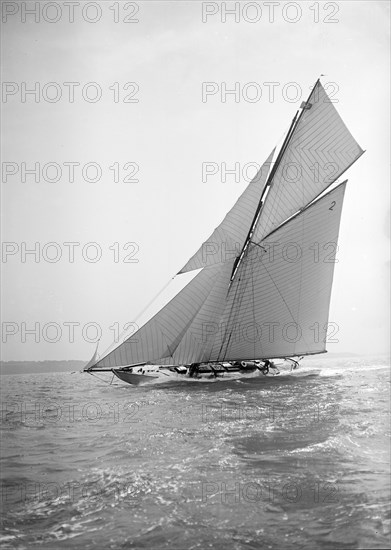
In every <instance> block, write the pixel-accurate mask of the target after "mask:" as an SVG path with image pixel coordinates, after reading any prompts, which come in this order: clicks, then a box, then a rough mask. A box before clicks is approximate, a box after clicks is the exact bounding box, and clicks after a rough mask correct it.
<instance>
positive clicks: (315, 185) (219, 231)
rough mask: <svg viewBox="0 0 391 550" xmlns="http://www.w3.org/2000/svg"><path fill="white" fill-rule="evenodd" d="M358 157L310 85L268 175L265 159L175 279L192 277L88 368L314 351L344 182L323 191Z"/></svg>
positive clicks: (320, 339) (322, 329)
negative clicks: (181, 275)
mask: <svg viewBox="0 0 391 550" xmlns="http://www.w3.org/2000/svg"><path fill="white" fill-rule="evenodd" d="M362 153H363V151H362V149H361V148H360V147H359V145H358V144H357V142H356V141H355V140H354V138H353V137H352V135H351V134H350V132H349V130H348V129H347V128H346V126H345V124H344V123H343V121H342V119H341V118H340V116H339V114H338V113H337V111H336V109H335V107H334V105H333V103H332V102H331V101H330V99H329V98H328V96H327V94H326V92H325V90H324V88H323V87H322V85H321V83H320V81H317V82H316V84H315V86H314V88H313V90H312V92H311V94H310V96H309V98H308V100H307V102H305V103H303V104H302V111H301V112H300V115H299V116H298V114H296V117H295V118H294V120H293V122H292V125H291V128H290V129H289V132H288V134H287V137H286V138H285V141H284V143H283V145H282V147H281V150H280V152H279V154H278V156H277V160H276V163H275V165H274V166H273V168H272V169H270V168H271V161H272V158H273V155H274V150H273V151H272V153H271V154H270V155H269V157H268V159H267V160H266V161H265V163H264V164H263V166H262V168H261V169H260V171H259V172H258V174H257V176H256V177H255V178H254V179H253V180H252V181H251V182H250V184H249V185H248V187H247V188H246V189H245V191H244V192H243V194H242V195H241V196H240V197H239V199H238V201H237V202H236V204H235V205H234V206H233V208H232V209H231V210H230V211H229V212H228V214H227V215H226V217H225V218H224V220H223V221H222V222H221V223H220V225H219V226H217V227H216V229H215V230H214V231H213V233H212V235H211V236H210V238H209V239H208V240H207V241H205V242H204V243H203V245H202V246H201V247H200V249H199V250H198V251H197V252H196V253H195V254H194V255H193V256H192V257H191V258H190V259H189V261H188V262H187V263H186V265H185V266H184V267H183V268H182V269H181V271H180V272H179V273H185V272H187V271H192V270H196V269H200V268H201V271H200V272H199V273H198V274H197V275H196V276H195V277H194V278H193V279H192V280H191V282H190V283H189V284H188V285H187V286H185V288H183V289H182V290H181V291H180V292H179V293H178V294H177V295H176V296H175V297H174V298H173V299H172V300H171V301H170V302H169V303H168V304H167V305H166V306H164V307H163V308H162V309H161V310H160V311H159V312H158V313H157V314H156V315H155V316H154V317H152V319H150V320H149V321H148V322H147V323H146V324H145V325H144V326H142V327H141V328H140V329H139V330H138V331H137V332H136V333H135V334H134V335H133V336H132V337H130V338H128V339H127V340H125V341H124V342H122V343H120V344H119V345H118V347H117V348H115V349H114V350H113V351H110V352H108V353H107V354H106V355H105V356H104V357H102V358H101V359H100V360H98V361H96V362H95V364H94V366H93V369H95V368H96V370H99V369H100V368H115V367H117V366H123V365H130V364H136V363H140V362H151V363H152V362H154V363H157V364H161V365H163V364H176V365H183V364H191V363H197V362H204V361H223V360H226V361H229V360H243V359H266V358H270V357H288V356H292V355H307V354H314V353H322V352H324V351H325V342H326V339H327V329H328V316H329V305H330V296H331V287H332V280H333V273H334V264H335V262H336V259H335V253H336V251H337V240H338V232H339V224H340V217H341V211H342V202H343V197H344V192H345V187H346V181H345V182H343V183H342V184H340V185H338V186H337V187H334V189H332V190H331V191H329V192H328V193H326V194H324V192H325V190H326V189H327V188H328V187H330V186H331V185H332V184H333V183H334V182H336V180H337V179H338V178H339V177H340V175H341V174H342V173H343V172H345V170H346V169H347V168H348V167H349V166H350V165H351V164H353V162H355V161H356V160H357V159H358V158H359V156H360V155H361V154H362ZM321 195H323V196H321ZM319 197H320V198H319ZM233 250H235V253H234V254H232V251H233ZM88 370H91V367H90V368H89V369H88Z"/></svg>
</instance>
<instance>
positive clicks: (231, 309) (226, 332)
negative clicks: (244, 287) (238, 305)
mask: <svg viewBox="0 0 391 550" xmlns="http://www.w3.org/2000/svg"><path fill="white" fill-rule="evenodd" d="M242 275H243V274H242ZM242 275H241V276H239V278H238V279H237V285H236V289H235V295H234V296H233V299H232V304H231V307H230V311H229V315H228V320H227V327H226V329H225V332H224V336H223V337H222V340H221V346H220V350H219V353H218V355H217V357H218V358H219V357H220V354H221V353H222V351H223V347H224V346H225V344H226V338H227V335H228V332H229V327H230V323H231V318H232V316H233V315H234V313H233V311H234V305H235V301H236V297H237V295H238V292H239V288H240V284H241V281H242ZM230 289H231V285H230V286H229V287H228V292H227V298H228V294H229V292H230ZM232 331H233V329H232V330H231V332H230V334H229V336H228V341H227V345H226V348H225V352H224V354H223V357H222V359H220V360H221V361H224V359H225V354H226V353H227V350H228V346H229V343H230V340H231V335H232Z"/></svg>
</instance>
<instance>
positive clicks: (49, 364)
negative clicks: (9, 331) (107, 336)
mask: <svg viewBox="0 0 391 550" xmlns="http://www.w3.org/2000/svg"><path fill="white" fill-rule="evenodd" d="M86 364H87V361H79V360H69V361H2V362H1V363H0V375H1V376H2V375H7V374H39V373H41V374H44V373H51V372H53V373H55V372H72V371H80V370H82V369H83V367H84V366H85V365H86Z"/></svg>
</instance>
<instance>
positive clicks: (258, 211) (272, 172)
mask: <svg viewBox="0 0 391 550" xmlns="http://www.w3.org/2000/svg"><path fill="white" fill-rule="evenodd" d="M317 82H318V81H317ZM316 84H317V83H316ZM316 84H315V86H314V89H315V87H316ZM312 92H313V90H312ZM312 92H311V94H312ZM311 94H310V96H309V98H310V97H311ZM309 98H308V100H307V102H308V101H309ZM303 112H304V108H303V109H302V112H301V113H300V115H299V117H298V114H299V110H298V111H297V112H296V114H295V116H294V117H293V119H292V122H291V125H290V127H289V130H288V133H287V135H286V137H285V140H284V143H283V144H282V146H281V149H280V151H279V153H278V155H277V159H276V162H275V163H274V166H273V167H272V169H271V170H270V173H269V176H268V178H267V180H266V184H265V186H264V188H263V191H262V194H261V197H260V199H259V203H258V206H257V209H256V211H255V215H254V218H253V221H252V223H251V226H250V229H249V232H248V234H247V237H246V240H245V242H244V245H243V248H242V251H241V253H240V255H239V257H238V261H237V263H236V266H235V269H234V271H233V273H232V276H231V283H230V284H232V281H233V279H234V278H235V275H236V273H237V270H238V267H239V265H240V263H241V262H242V260H243V257H244V252H245V251H246V249H247V247H248V243H249V241H250V239H251V237H252V235H253V234H254V231H255V228H256V226H257V225H258V222H259V219H260V216H261V212H262V209H263V206H264V204H265V201H266V199H267V196H268V192H269V188H271V186H272V184H273V179H274V176H275V174H276V172H277V168H278V167H279V165H280V163H281V160H282V157H283V156H284V154H285V151H286V149H287V147H288V145H289V142H290V141H291V139H292V136H293V134H294V132H295V130H296V128H297V125H298V123H299V120H300V118H301V116H302V114H303Z"/></svg>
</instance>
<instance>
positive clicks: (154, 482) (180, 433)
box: [1, 356, 391, 550]
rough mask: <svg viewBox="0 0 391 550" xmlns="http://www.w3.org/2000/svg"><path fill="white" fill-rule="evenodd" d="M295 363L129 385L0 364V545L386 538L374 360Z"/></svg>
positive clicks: (225, 545) (334, 543)
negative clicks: (289, 369) (267, 372)
mask: <svg viewBox="0 0 391 550" xmlns="http://www.w3.org/2000/svg"><path fill="white" fill-rule="evenodd" d="M302 365H303V366H302V367H301V369H300V370H299V371H296V372H295V373H294V374H292V375H289V376H284V377H282V376H279V377H275V378H272V379H270V378H269V379H267V378H264V377H262V376H260V378H259V380H258V379H251V380H248V381H234V382H222V381H214V382H211V383H208V382H206V383H205V382H201V383H198V382H190V383H185V382H178V383H176V384H174V385H170V386H168V385H166V386H165V385H159V386H143V387H138V388H134V387H131V386H129V385H126V384H124V383H122V382H120V381H119V380H118V381H117V380H116V382H115V383H114V384H113V385H109V384H108V382H110V380H111V377H110V376H108V375H106V376H105V377H104V376H102V377H101V380H100V379H97V378H94V377H92V376H89V375H87V374H80V373H74V374H72V373H60V374H30V375H10V376H3V377H2V408H3V410H2V423H1V428H2V468H1V478H2V479H1V481H2V510H3V513H2V516H3V519H2V538H1V542H2V548H20V549H24V548H26V549H30V548H35V547H37V548H44V549H46V548H50V549H61V548H69V549H77V548H83V549H89V548H94V549H101V548H102V549H122V548H127V549H128V548H129V549H136V548H137V549H138V548H143V549H159V550H160V549H169V550H179V549H208V548H212V549H216V550H217V549H218V550H231V549H232V550H234V549H235V550H236V549H257V548H262V549H263V548H265V549H269V548H270V549H274V548H275V549H281V548H283V549H285V548H286V549H290V548H295V549H296V548H304V549H307V548H308V549H311V550H312V549H318V548H319V549H325V548H330V549H331V548H333V549H334V548H338V549H350V548H388V547H390V546H391V541H390V505H389V501H390V477H389V474H390V466H389V464H390V448H389V434H390V424H389V406H390V371H389V366H388V365H389V361H388V359H385V358H372V359H371V358H358V357H352V358H340V359H332V358H327V357H323V356H320V357H316V358H315V357H314V358H311V359H306V360H304V361H303V363H302ZM319 369H321V370H320V371H319Z"/></svg>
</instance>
